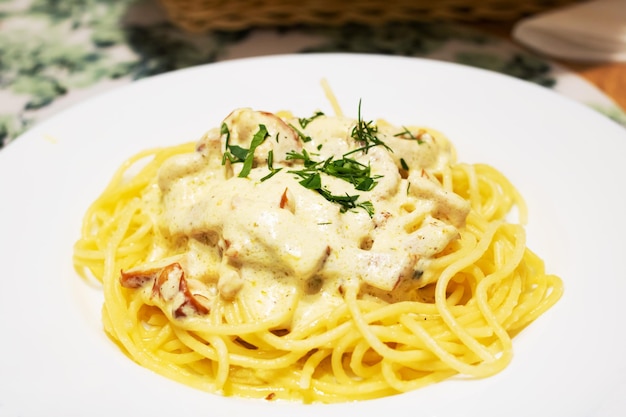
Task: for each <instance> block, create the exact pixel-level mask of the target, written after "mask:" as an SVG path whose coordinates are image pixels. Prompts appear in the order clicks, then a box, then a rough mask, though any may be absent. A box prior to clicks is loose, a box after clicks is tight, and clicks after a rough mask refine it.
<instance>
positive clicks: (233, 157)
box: [220, 123, 248, 165]
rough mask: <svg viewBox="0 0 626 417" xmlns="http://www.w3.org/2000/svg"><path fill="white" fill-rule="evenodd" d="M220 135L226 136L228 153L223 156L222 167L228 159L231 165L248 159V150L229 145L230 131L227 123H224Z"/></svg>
mask: <svg viewBox="0 0 626 417" xmlns="http://www.w3.org/2000/svg"><path fill="white" fill-rule="evenodd" d="M220 133H221V134H222V135H226V140H225V143H226V151H225V152H224V155H222V165H224V164H225V163H226V160H227V159H228V161H229V162H230V163H231V164H234V163H236V162H243V161H244V160H245V159H246V155H248V150H247V149H245V148H242V147H240V146H237V145H230V144H229V141H230V131H229V130H228V126H227V125H226V123H222V128H221V130H220Z"/></svg>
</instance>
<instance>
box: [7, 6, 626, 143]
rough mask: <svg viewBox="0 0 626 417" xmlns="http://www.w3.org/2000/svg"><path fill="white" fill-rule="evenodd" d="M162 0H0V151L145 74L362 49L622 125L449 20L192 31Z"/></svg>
mask: <svg viewBox="0 0 626 417" xmlns="http://www.w3.org/2000/svg"><path fill="white" fill-rule="evenodd" d="M157 1H158V0H141V1H136V0H64V1H61V0H0V147H2V146H4V145H6V144H8V143H9V142H10V141H12V140H14V139H16V138H17V137H19V135H20V134H21V133H22V132H24V131H25V130H27V129H28V128H29V127H31V126H33V125H34V124H36V123H38V122H39V121H41V120H44V119H46V118H47V117H50V116H51V115H53V114H54V113H57V112H59V111H60V110H62V109H64V108H67V107H69V106H72V105H75V104H76V103H78V102H80V101H81V100H84V99H86V98H87V97H89V96H93V95H95V94H98V93H101V92H104V91H106V90H109V89H112V88H117V87H120V86H122V85H124V84H127V83H130V82H132V81H133V80H137V79H140V78H143V77H148V76H152V75H157V74H161V73H164V72H167V71H172V70H177V69H181V68H185V67H190V66H194V65H200V64H207V63H212V62H217V61H224V60H229V59H236V58H243V57H251V56H262V55H272V54H284V53H310V52H361V53H377V54H388V55H402V56H415V57H423V58H431V59H438V60H444V61H451V62H456V63H461V64H466V65H471V66H476V67H481V68H486V69H490V70H493V71H497V72H500V73H504V74H508V75H511V76H514V77H517V78H521V79H524V80H527V81H530V82H533V83H537V84H540V85H542V86H545V87H546V88H552V89H554V90H556V91H558V92H560V93H562V94H564V95H566V96H569V97H571V98H573V99H575V100H579V101H581V102H584V103H586V104H588V105H589V106H591V107H593V108H595V109H596V110H598V111H600V112H602V113H604V114H605V115H606V116H607V117H610V118H612V119H614V120H615V121H617V122H618V123H622V124H624V125H625V126H626V113H624V111H623V110H622V109H620V108H619V107H618V106H617V105H616V104H615V103H614V102H613V101H612V100H611V99H610V98H608V97H607V96H606V95H604V94H603V93H602V92H600V91H599V90H598V89H596V88H595V87H594V86H593V85H591V84H590V83H588V82H586V81H585V80H584V79H582V78H580V77H578V76H577V75H576V74H574V73H572V72H570V71H568V70H566V69H565V68H563V67H561V66H559V65H557V64H555V63H553V62H550V61H547V60H545V59H541V58H539V57H537V56H535V55H533V54H531V53H529V52H527V51H525V50H523V49H520V48H518V47H517V46H515V45H513V44H512V43H510V42H509V41H506V40H504V39H501V38H497V37H494V36H492V35H488V34H486V33H483V32H481V31H478V30H476V29H474V28H469V27H465V26H462V25H459V24H451V23H401V24H383V25H380V26H378V27H368V26H362V25H347V26H344V27H340V28H319V27H316V28H313V27H298V28H276V29H253V30H242V31H236V32H225V31H215V32H210V33H206V34H190V33H186V32H184V31H182V30H180V29H179V28H177V27H175V26H174V25H173V24H172V23H171V22H170V21H169V20H168V19H167V17H166V15H165V13H164V12H163V10H162V8H161V7H160V5H159V4H158V2H157Z"/></svg>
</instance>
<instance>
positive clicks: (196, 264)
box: [147, 109, 469, 329]
mask: <svg viewBox="0 0 626 417" xmlns="http://www.w3.org/2000/svg"><path fill="white" fill-rule="evenodd" d="M359 123H362V121H358V120H353V119H348V118H337V117H326V116H323V115H322V116H318V117H315V118H312V119H311V120H310V121H309V123H308V124H306V126H305V127H303V126H302V125H301V124H300V122H299V121H298V119H297V118H285V119H282V118H280V117H278V116H276V115H274V114H271V113H265V112H258V111H253V110H251V109H238V110H235V111H234V112H233V113H231V114H230V115H229V116H228V117H227V118H226V119H225V120H224V127H225V128H226V129H227V130H228V133H226V131H225V130H224V129H214V130H211V131H209V132H208V133H207V134H206V135H205V136H204V137H203V138H202V139H201V140H200V141H199V143H198V146H197V152H196V153H194V154H191V155H181V156H176V157H173V158H171V159H170V160H168V161H166V163H165V164H164V165H163V166H162V168H161V170H160V173H159V179H158V186H156V187H154V188H153V189H152V194H151V195H149V196H148V197H147V198H152V199H153V200H154V204H153V205H154V207H155V208H154V211H153V213H151V215H152V216H153V217H154V219H155V221H156V222H157V223H158V225H159V227H160V230H161V232H162V236H161V239H162V240H161V242H160V243H159V246H160V245H164V246H166V245H169V246H170V247H175V248H176V252H177V253H178V255H176V256H175V257H172V258H170V259H168V260H167V261H172V260H175V261H177V262H180V264H181V265H182V267H183V269H184V270H185V275H186V279H187V283H188V286H189V288H190V291H191V293H193V294H195V295H197V296H198V299H199V300H201V301H202V302H203V303H204V304H206V305H207V307H208V308H210V305H211V302H212V301H211V300H215V299H216V298H217V297H222V298H223V299H226V300H233V299H236V298H237V299H239V300H241V301H242V302H243V303H244V304H245V305H246V307H247V312H248V314H249V315H250V316H252V317H254V318H259V319H263V318H267V317H269V316H272V315H274V314H279V313H281V312H283V311H284V310H285V309H295V311H293V313H294V315H293V318H292V320H291V322H289V323H282V325H283V326H284V327H286V328H292V329H293V328H294V327H298V326H303V325H306V324H307V323H310V322H311V321H313V320H315V318H317V317H320V316H321V315H324V314H325V313H327V312H328V311H329V309H330V308H332V307H333V306H336V305H338V304H340V303H341V302H342V296H341V293H342V291H343V286H345V285H347V284H348V283H350V284H351V285H359V286H360V287H361V289H362V290H363V291H364V292H368V289H369V290H371V291H369V293H372V294H374V293H377V292H379V293H385V294H386V296H387V297H388V298H389V299H391V300H395V299H402V297H403V295H402V294H395V295H394V289H397V288H399V287H402V288H405V287H406V283H409V285H410V286H414V287H415V288H419V287H423V286H425V285H427V284H429V283H430V282H429V281H428V280H426V279H425V278H424V277H425V275H424V274H423V273H424V271H425V270H427V268H428V265H429V261H430V260H431V259H432V258H433V257H434V256H435V255H437V254H438V253H439V252H441V251H442V250H443V249H444V248H445V247H446V246H447V245H448V244H449V243H450V242H451V241H452V240H454V239H456V238H457V237H458V230H459V228H461V227H463V225H464V222H465V217H466V216H467V213H468V211H469V206H468V203H467V202H466V201H465V200H464V199H462V198H461V197H459V196H457V195H455V194H453V193H451V192H449V191H446V190H445V189H444V188H442V186H441V185H440V184H439V182H438V181H437V180H436V179H435V178H436V177H437V175H438V174H439V173H441V172H443V171H444V170H445V168H446V167H447V166H448V165H449V164H450V163H452V162H453V158H454V154H453V150H452V148H451V147H450V145H449V143H448V142H447V141H446V140H445V139H444V138H440V137H435V136H433V135H431V134H429V133H425V132H424V131H420V130H418V129H415V130H413V131H412V132H410V134H409V133H407V132H406V129H405V128H400V127H395V126H391V125H389V124H388V123H384V122H378V123H376V124H373V123H372V124H371V125H369V127H370V128H375V129H377V131H375V132H374V133H375V138H377V139H379V140H380V141H382V143H383V144H384V145H383V144H378V145H375V146H372V147H370V148H369V149H367V151H366V152H365V151H363V150H359V151H356V152H354V153H350V154H349V155H348V156H346V154H348V153H349V152H352V151H354V150H356V149H359V148H362V147H363V146H364V145H365V143H364V142H363V141H360V140H356V139H355V138H354V137H353V129H354V128H355V126H357V125H358V124H359ZM260 125H263V126H265V128H266V129H267V137H266V138H265V140H264V141H263V142H262V143H261V144H260V145H259V146H258V147H257V148H256V149H255V150H254V158H253V161H252V165H250V167H251V169H250V171H249V173H247V175H245V176H244V177H240V176H239V174H240V173H241V171H242V169H244V163H243V162H236V163H231V162H229V161H228V160H225V162H224V163H223V155H224V153H225V152H227V151H229V150H236V148H234V147H239V148H242V149H250V147H251V141H252V139H253V137H254V135H255V134H256V133H257V132H258V131H259V126H260ZM361 127H363V124H361ZM227 142H228V143H227ZM303 151H306V152H307V154H308V156H309V157H310V159H311V160H313V161H325V160H328V159H329V158H331V157H332V158H333V160H341V159H342V158H352V159H354V160H356V161H358V162H359V163H361V164H362V165H363V166H365V167H370V170H371V171H370V173H369V176H370V177H371V178H373V179H374V180H375V181H376V182H377V184H376V185H375V186H374V187H373V188H371V189H370V190H357V189H355V185H353V184H351V183H350V182H347V181H344V180H343V179H340V178H337V177H336V176H332V175H329V174H326V173H323V172H322V173H321V174H320V178H321V182H322V185H323V187H324V188H325V189H326V190H327V191H328V192H329V193H330V194H331V195H333V196H345V195H351V196H354V195H358V198H357V199H356V201H355V202H356V203H357V204H359V203H364V202H366V203H368V204H370V206H369V207H370V210H369V212H368V210H367V209H366V208H367V207H368V206H367V204H366V205H365V206H357V207H354V208H350V209H347V210H346V209H345V208H343V207H342V206H341V205H340V204H338V203H337V202H334V201H330V200H329V199H328V198H325V197H324V196H323V195H322V194H321V193H319V192H317V191H315V190H314V189H309V188H306V187H305V186H303V185H301V184H300V183H299V181H300V180H302V177H301V176H298V175H297V174H296V173H294V171H301V170H303V169H304V165H303V161H302V160H299V159H291V158H290V154H293V153H294V152H295V153H299V154H302V153H303ZM270 155H271V157H270ZM268 159H273V160H272V161H271V162H272V166H271V167H269V166H268ZM407 166H408V167H409V169H408V171H406V170H405V169H404V168H406V167H407ZM403 167H404V168H403ZM278 169H280V171H278V172H274V175H273V176H271V177H269V178H266V177H267V176H268V175H269V174H270V173H272V171H274V170H278ZM159 253H160V252H159V251H158V250H156V251H155V255H154V258H155V259H156V258H158V257H159V256H160V255H159ZM159 262H161V263H162V264H164V263H165V262H166V261H164V260H160V261H159ZM432 279H433V278H430V280H431V281H432ZM401 283H402V284H403V285H400V284H401ZM171 288H173V287H171V286H169V287H167V297H168V299H172V300H174V299H176V297H175V294H172V293H171V292H172V289H171ZM164 291H165V289H164Z"/></svg>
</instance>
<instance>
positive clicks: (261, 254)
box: [74, 109, 563, 403]
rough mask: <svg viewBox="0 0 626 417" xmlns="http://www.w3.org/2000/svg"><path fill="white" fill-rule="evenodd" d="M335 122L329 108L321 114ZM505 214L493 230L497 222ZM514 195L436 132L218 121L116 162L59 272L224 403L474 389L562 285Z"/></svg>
mask: <svg viewBox="0 0 626 417" xmlns="http://www.w3.org/2000/svg"><path fill="white" fill-rule="evenodd" d="M336 111H337V112H339V110H336ZM513 209H515V210H516V211H517V217H518V218H519V220H510V219H509V218H508V216H510V214H511V212H512V210H513ZM527 215H528V214H527V212H526V207H525V205H524V202H523V199H522V197H521V196H520V195H519V193H518V192H517V190H516V189H515V188H514V186H513V185H512V184H511V183H510V182H509V181H508V180H507V179H506V178H505V177H504V176H503V175H502V174H501V173H500V172H498V171H497V170H496V169H494V168H492V167H490V166H488V165H484V164H466V163H459V162H457V161H456V155H455V152H454V148H453V146H452V145H451V144H450V142H449V141H448V139H447V138H446V137H445V136H444V135H443V134H441V133H440V132H438V131H435V130H432V129H427V128H423V127H405V126H393V125H392V124H390V123H388V122H385V121H382V120H379V121H376V122H373V121H371V122H368V121H366V120H365V119H363V118H362V117H361V115H360V109H359V117H358V118H357V119H350V118H347V117H345V116H343V115H341V114H339V115H337V116H332V117H331V116H326V115H324V114H323V113H321V112H316V113H314V114H313V115H312V116H311V117H307V118H297V117H294V116H292V115H291V114H290V113H288V112H281V113H277V114H271V113H266V112H260V111H255V110H252V109H237V110H235V111H233V112H232V113H231V114H229V115H228V116H227V117H226V118H225V119H224V122H223V123H222V125H221V126H218V127H215V128H214V129H211V130H209V131H208V132H207V134H206V135H204V136H203V137H202V138H201V139H200V140H199V141H196V142H194V143H186V144H183V145H179V146H171V147H164V148H157V149H151V150H147V151H144V152H141V153H139V154H137V155H135V156H133V157H132V158H130V159H128V160H127V161H126V162H124V163H123V164H122V166H121V167H120V168H119V170H118V171H117V172H116V173H115V175H114V176H113V178H112V180H111V181H110V183H109V185H108V186H107V187H106V189H105V190H104V191H103V192H102V194H101V195H100V196H99V197H98V198H97V200H96V201H94V203H93V204H92V205H91V207H90V208H89V209H88V211H87V213H86V214H85V218H84V223H83V227H82V231H81V237H80V238H79V239H78V241H77V242H76V245H75V249H74V264H75V267H76V270H77V271H78V272H79V273H80V274H81V275H82V276H85V277H88V276H93V277H95V278H96V279H98V280H99V281H101V283H102V286H103V292H104V306H103V311H102V317H103V323H104V329H105V330H106V332H107V333H108V335H109V336H110V337H111V339H112V340H114V341H115V342H116V343H117V344H118V345H119V346H120V348H121V349H122V350H123V351H124V352H125V353H126V354H127V355H128V356H129V357H130V358H131V359H132V360H134V361H136V362H137V363H138V364H140V365H142V366H145V367H147V368H149V369H152V370H154V371H155V372H157V373H159V374H161V375H164V376H165V377H168V378H171V379H173V380H176V381H179V382H181V383H184V384H187V385H189V386H192V387H196V388H198V389H201V390H206V391H209V392H213V393H219V394H222V395H226V396H239V397H252V398H265V399H268V400H270V399H285V400H291V401H299V402H304V403H313V402H324V403H333V402H345V401H354V400H365V399H371V398H377V397H382V396H389V395H394V394H398V393H402V392H406V391H411V390H415V389H418V388H420V387H424V386H426V385H429V384H433V383H436V382H439V381H442V380H445V379H448V378H450V377H453V376H454V375H457V374H462V375H469V376H472V377H478V378H482V377H488V376H491V375H494V374H496V373H498V372H500V371H502V370H503V369H504V368H505V367H506V366H507V365H508V364H509V363H510V361H511V360H512V356H513V343H512V338H513V337H514V336H515V335H516V334H518V333H519V332H520V331H521V330H522V329H524V328H525V327H526V326H527V325H528V324H530V323H531V322H532V321H534V320H535V319H537V317H539V316H540V315H541V314H542V313H544V312H545V311H546V310H548V309H549V308H550V307H551V306H552V305H554V304H555V303H556V302H557V301H558V299H559V297H560V296H561V294H562V291H563V285H562V282H561V280H560V279H559V278H558V277H556V276H554V275H550V274H548V273H547V272H546V270H545V267H544V263H543V261H542V259H541V258H540V257H538V256H537V255H536V254H535V253H533V252H532V251H531V250H530V249H529V248H527V247H526V238H525V230H524V222H525V221H526V217H527Z"/></svg>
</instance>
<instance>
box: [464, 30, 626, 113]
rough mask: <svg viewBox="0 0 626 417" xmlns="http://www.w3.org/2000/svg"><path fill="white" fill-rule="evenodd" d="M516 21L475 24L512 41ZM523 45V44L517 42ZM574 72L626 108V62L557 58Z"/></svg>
mask: <svg viewBox="0 0 626 417" xmlns="http://www.w3.org/2000/svg"><path fill="white" fill-rule="evenodd" d="M515 23H516V22H514V21H510V22H509V21H504V22H497V23H488V24H485V23H481V24H476V25H473V26H474V27H475V28H476V29H480V30H484V31H486V32H489V33H491V34H493V35H494V36H499V37H502V38H503V39H507V40H508V41H510V42H512V43H516V42H515V41H513V40H512V38H511V36H510V34H511V32H512V30H513V26H514V25H515ZM517 45H518V46H520V47H522V48H523V46H522V45H519V44H517ZM556 62H559V63H560V64H561V65H563V66H565V67H566V68H568V69H569V70H571V71H572V72H574V73H576V74H578V75H579V76H580V77H582V78H584V79H585V80H587V81H588V82H590V83H591V84H593V85H594V86H596V87H597V88H598V89H599V90H600V91H602V92H603V93H605V94H606V95H607V96H609V97H611V98H612V99H613V100H614V101H615V102H616V103H617V104H618V105H619V106H620V107H621V108H622V109H626V62H600V63H597V62H594V63H590V62H587V63H585V62H573V61H562V60H556Z"/></svg>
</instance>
